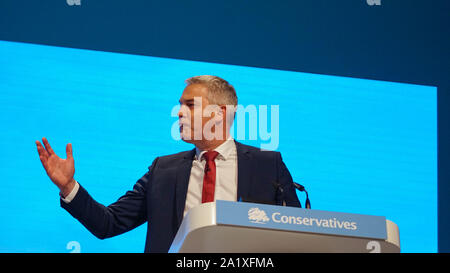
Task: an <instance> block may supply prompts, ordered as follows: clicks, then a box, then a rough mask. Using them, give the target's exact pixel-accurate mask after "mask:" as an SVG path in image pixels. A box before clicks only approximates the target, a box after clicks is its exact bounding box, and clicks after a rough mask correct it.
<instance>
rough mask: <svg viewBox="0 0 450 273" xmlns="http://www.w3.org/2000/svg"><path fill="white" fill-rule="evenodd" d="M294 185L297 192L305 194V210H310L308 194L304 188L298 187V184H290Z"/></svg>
mask: <svg viewBox="0 0 450 273" xmlns="http://www.w3.org/2000/svg"><path fill="white" fill-rule="evenodd" d="M292 183H293V184H294V187H295V188H296V189H297V190H299V191H303V192H305V193H306V201H305V208H307V209H311V202H310V201H309V196H308V192H307V191H306V189H305V187H304V186H303V185H300V184H299V183H295V182H292Z"/></svg>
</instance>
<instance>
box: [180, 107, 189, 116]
mask: <svg viewBox="0 0 450 273" xmlns="http://www.w3.org/2000/svg"><path fill="white" fill-rule="evenodd" d="M186 108H187V106H186V105H181V106H180V110H179V111H178V118H182V117H187V116H188V115H187V113H186V110H187V109H186Z"/></svg>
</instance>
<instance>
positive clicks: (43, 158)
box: [39, 156, 48, 171]
mask: <svg viewBox="0 0 450 273" xmlns="http://www.w3.org/2000/svg"><path fill="white" fill-rule="evenodd" d="M39 159H40V160H41V163H42V166H44V169H45V170H46V171H47V169H48V164H47V158H46V157H43V156H39Z"/></svg>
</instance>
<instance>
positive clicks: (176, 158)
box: [149, 149, 195, 168]
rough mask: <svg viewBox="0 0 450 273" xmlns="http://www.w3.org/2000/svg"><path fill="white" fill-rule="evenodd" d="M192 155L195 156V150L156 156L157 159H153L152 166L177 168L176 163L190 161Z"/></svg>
mask: <svg viewBox="0 0 450 273" xmlns="http://www.w3.org/2000/svg"><path fill="white" fill-rule="evenodd" d="M194 154H195V150H194V149H193V150H188V151H182V152H179V153H175V154H169V155H163V156H158V157H157V158H155V160H154V161H153V164H152V165H156V164H157V165H158V166H160V167H167V166H169V167H170V166H177V165H178V163H180V162H181V161H182V160H186V159H187V160H190V159H192V158H193V156H194ZM149 168H150V167H149Z"/></svg>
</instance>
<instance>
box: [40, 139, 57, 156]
mask: <svg viewBox="0 0 450 273" xmlns="http://www.w3.org/2000/svg"><path fill="white" fill-rule="evenodd" d="M42 142H44V146H45V149H46V150H47V152H48V153H49V155H52V154H55V152H54V151H53V149H52V147H51V146H50V143H48V140H47V139H46V138H45V137H43V138H42Z"/></svg>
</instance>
